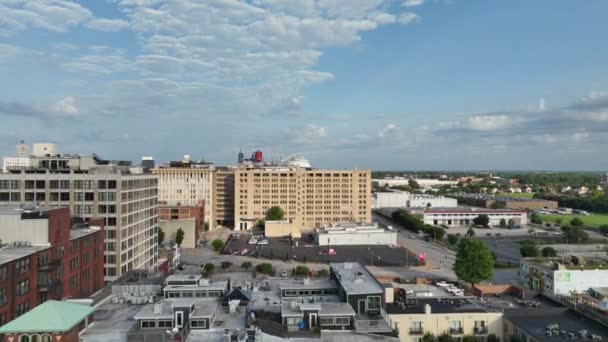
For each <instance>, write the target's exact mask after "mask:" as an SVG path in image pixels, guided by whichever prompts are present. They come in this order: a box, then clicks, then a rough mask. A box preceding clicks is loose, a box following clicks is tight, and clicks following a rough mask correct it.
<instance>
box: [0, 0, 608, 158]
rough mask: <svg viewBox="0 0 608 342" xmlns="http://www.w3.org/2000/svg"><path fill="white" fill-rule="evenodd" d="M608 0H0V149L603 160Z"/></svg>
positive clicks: (607, 121)
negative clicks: (50, 146) (49, 146)
mask: <svg viewBox="0 0 608 342" xmlns="http://www.w3.org/2000/svg"><path fill="white" fill-rule="evenodd" d="M605 13H608V2H606V1H602V0H588V1H566V0H536V1H529V0H511V1H498V0H294V1H290V0H248V1H236V0H207V1H196V0H105V1H102V0H96V1H70V0H35V1H34V0H0V75H2V78H0V120H1V121H2V122H3V127H4V128H5V129H4V130H3V133H2V134H0V153H1V154H2V155H12V154H13V150H14V144H15V143H16V142H18V141H19V140H21V139H24V140H26V141H27V142H30V143H31V142H37V141H53V142H57V143H58V144H59V145H60V148H61V151H62V152H70V153H91V152H95V153H98V154H100V155H102V156H106V157H108V158H113V159H118V158H125V159H133V160H137V159H139V158H140V157H141V156H142V155H152V156H154V157H155V158H156V159H157V160H160V161H164V160H169V159H177V158H180V157H181V155H182V154H186V153H188V154H190V155H191V156H193V157H194V158H205V159H207V160H211V161H214V162H216V163H218V164H226V163H233V162H234V160H235V159H236V153H237V152H238V151H239V149H241V148H242V149H243V150H244V151H245V152H247V153H248V152H250V151H252V150H253V149H258V148H260V149H262V150H263V151H265V154H266V156H267V157H270V156H274V157H275V158H279V157H281V156H282V157H287V156H288V155H290V154H291V153H293V152H299V153H301V154H303V155H304V156H306V157H307V158H309V159H310V160H311V161H312V163H313V164H314V165H315V166H319V167H337V168H351V167H359V168H372V169H442V170H456V169H484V170H488V169H489V170H500V169H511V170H512V169H523V170H527V169H529V170H547V169H550V170H572V169H581V170H605V169H608V158H606V157H605V152H604V151H605V150H606V147H607V145H608V45H607V44H604V43H603V37H604V36H605V35H606V33H608V21H606V20H605Z"/></svg>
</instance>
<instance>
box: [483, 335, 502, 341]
mask: <svg viewBox="0 0 608 342" xmlns="http://www.w3.org/2000/svg"><path fill="white" fill-rule="evenodd" d="M486 342H500V338H498V336H496V334H490V335H488V337H486Z"/></svg>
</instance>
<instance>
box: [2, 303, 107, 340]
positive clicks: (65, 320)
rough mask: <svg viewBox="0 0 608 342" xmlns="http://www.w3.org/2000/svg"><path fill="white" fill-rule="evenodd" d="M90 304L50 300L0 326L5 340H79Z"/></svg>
mask: <svg viewBox="0 0 608 342" xmlns="http://www.w3.org/2000/svg"><path fill="white" fill-rule="evenodd" d="M94 311H95V309H94V308H93V307H91V306H86V305H81V304H75V303H68V302H60V301H55V300H49V301H47V302H44V303H43V304H41V305H39V306H37V307H36V308H35V309H33V310H31V311H30V312H28V313H26V314H24V315H23V316H20V317H19V318H17V319H15V320H14V321H12V322H10V323H8V324H5V325H3V326H2V327H0V335H2V336H3V339H2V341H4V342H34V341H37V342H54V341H62V342H78V341H79V337H78V335H79V333H80V331H82V330H83V329H84V328H86V327H87V326H88V325H89V324H90V323H91V320H90V317H91V315H92V314H93V312H94Z"/></svg>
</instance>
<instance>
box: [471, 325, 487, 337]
mask: <svg viewBox="0 0 608 342" xmlns="http://www.w3.org/2000/svg"><path fill="white" fill-rule="evenodd" d="M473 332H474V333H475V335H485V334H487V333H488V327H475V328H473Z"/></svg>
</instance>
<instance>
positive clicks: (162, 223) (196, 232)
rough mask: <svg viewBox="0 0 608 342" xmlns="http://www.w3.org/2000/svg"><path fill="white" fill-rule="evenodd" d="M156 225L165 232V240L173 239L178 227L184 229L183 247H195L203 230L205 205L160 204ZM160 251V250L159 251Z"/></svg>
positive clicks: (199, 203) (202, 203) (201, 203)
mask: <svg viewBox="0 0 608 342" xmlns="http://www.w3.org/2000/svg"><path fill="white" fill-rule="evenodd" d="M158 225H159V228H160V229H161V230H162V231H163V232H164V233H165V241H170V240H174V238H175V235H176V233H177V230H178V229H182V230H183V231H184V233H185V234H184V240H183V242H182V244H181V247H183V248H195V247H196V244H197V242H198V240H199V237H200V235H201V234H202V233H203V232H204V231H205V205H204V202H203V201H200V202H198V204H197V205H194V206H185V205H166V204H161V205H160V206H159V208H158ZM159 253H160V252H159Z"/></svg>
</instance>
